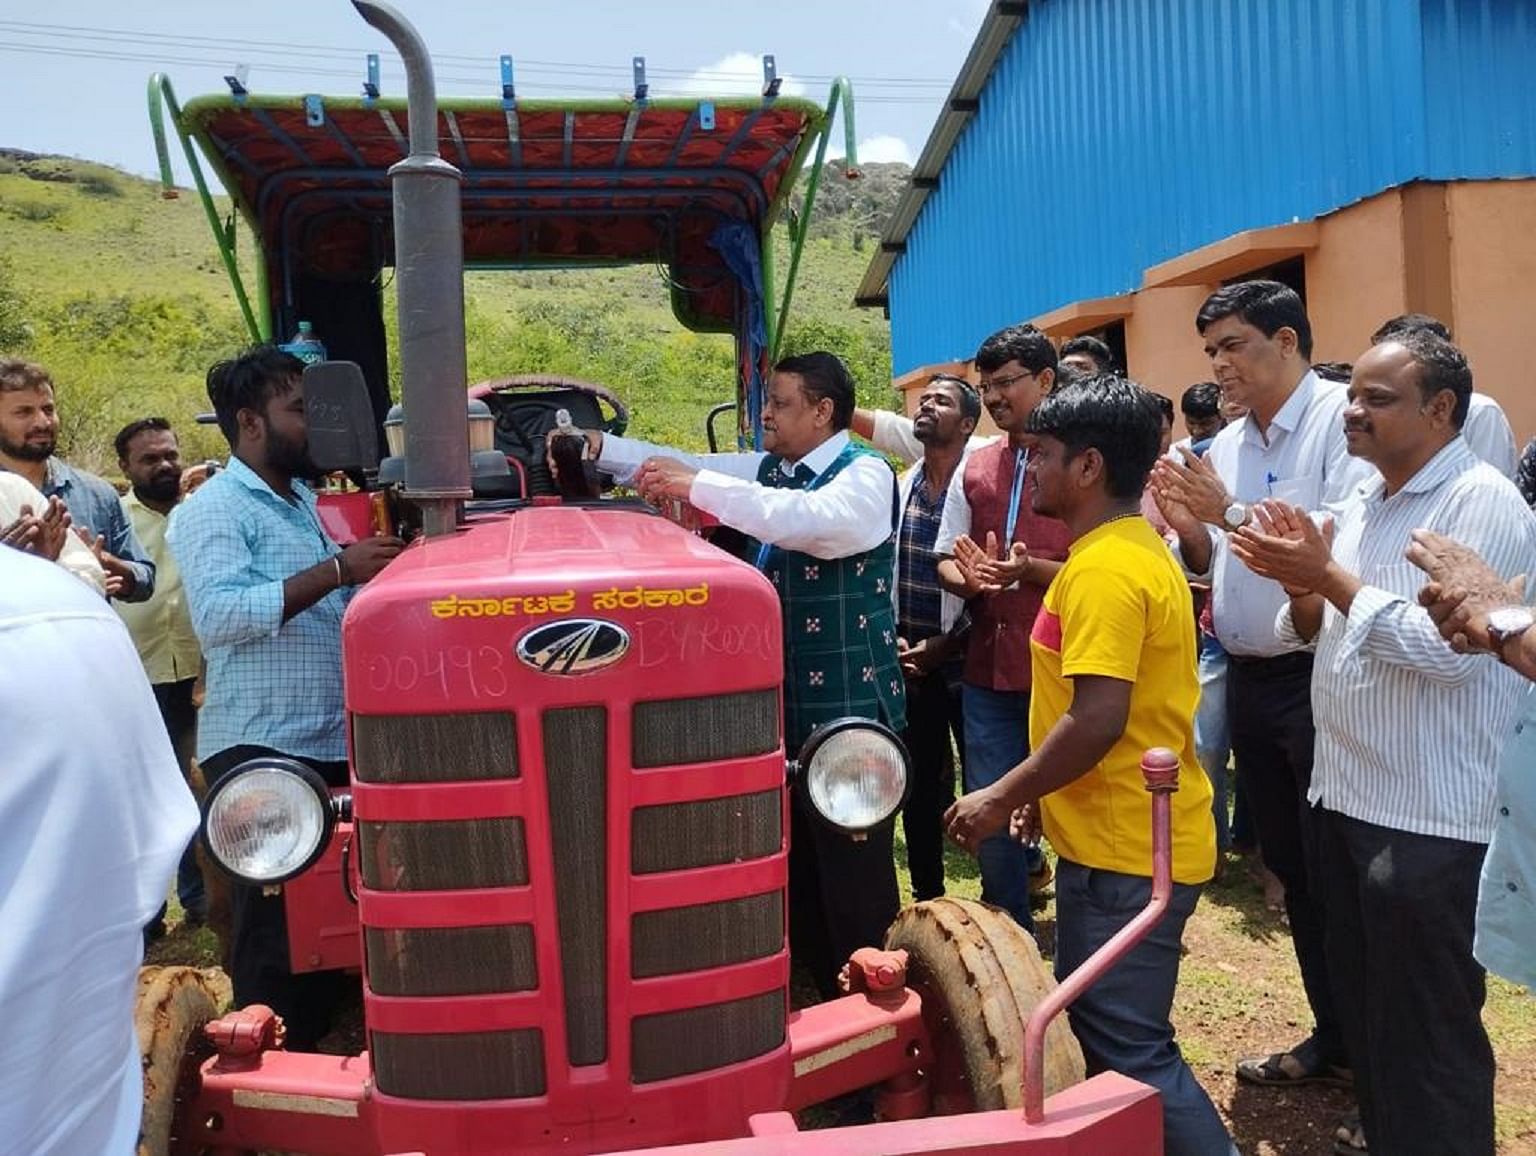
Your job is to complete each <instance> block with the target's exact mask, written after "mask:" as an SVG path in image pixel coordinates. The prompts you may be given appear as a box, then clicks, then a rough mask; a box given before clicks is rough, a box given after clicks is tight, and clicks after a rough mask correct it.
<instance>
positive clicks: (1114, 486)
mask: <svg viewBox="0 0 1536 1156" xmlns="http://www.w3.org/2000/svg"><path fill="white" fill-rule="evenodd" d="M1157 396H1158V395H1157V394H1154V393H1152V392H1151V391H1150V390H1147V389H1143V388H1142V387H1141V386H1140V385H1137V384H1136V383H1135V382H1134V381H1131V380H1130V379H1128V378H1124V377H1119V376H1116V375H1115V374H1111V373H1102V374H1100V375H1099V376H1097V377H1090V378H1088V379H1086V380H1084V381H1079V382H1074V383H1073V384H1072V385H1069V386H1067V387H1066V388H1064V389H1058V390H1056V391H1054V392H1053V393H1051V394H1050V395H1049V396H1047V397H1045V398H1042V399H1041V401H1040V404H1039V405H1037V406H1035V408H1034V410H1033V411H1032V412H1031V413H1030V415H1029V424H1028V425H1027V426H1026V427H1025V428H1026V429H1027V431H1028V432H1029V433H1032V434H1036V435H1039V436H1046V437H1053V438H1055V439H1056V440H1057V441H1059V442H1061V443H1062V445H1064V446H1066V447H1067V456H1068V458H1075V457H1077V456H1078V455H1079V454H1081V453H1082V452H1083V451H1084V450H1088V449H1095V450H1098V451H1099V456H1100V457H1102V458H1103V459H1104V480H1105V487H1106V489H1107V490H1108V491H1109V495H1110V497H1112V498H1135V497H1139V496H1140V494H1141V492H1142V489H1143V488H1144V487H1145V486H1146V484H1147V475H1148V474H1149V473H1151V472H1152V464H1153V463H1154V462H1155V461H1157V456H1158V454H1159V453H1160V452H1161V450H1162V444H1163V428H1162V421H1161V416H1160V413H1159V408H1158V405H1157V402H1156V401H1154V400H1153V399H1154V398H1155V397H1157ZM1164 400H1166V399H1164Z"/></svg>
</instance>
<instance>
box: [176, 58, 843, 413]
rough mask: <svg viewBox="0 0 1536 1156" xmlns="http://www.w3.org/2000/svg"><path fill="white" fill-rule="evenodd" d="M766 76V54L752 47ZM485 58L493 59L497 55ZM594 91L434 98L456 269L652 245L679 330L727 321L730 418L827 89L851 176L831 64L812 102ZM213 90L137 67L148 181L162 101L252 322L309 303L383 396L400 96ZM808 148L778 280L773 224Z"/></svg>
mask: <svg viewBox="0 0 1536 1156" xmlns="http://www.w3.org/2000/svg"><path fill="white" fill-rule="evenodd" d="M765 63H766V64H768V65H769V72H770V75H771V58H768V59H767V60H766V61H765ZM503 67H504V76H509V75H510V74H509V72H508V66H507V65H506V64H505V63H504V66H503ZM642 76H643V66H642V65H640V64H639V63H638V62H637V85H636V92H635V95H633V96H631V97H625V98H617V99H611V100H536V101H522V100H517V99H514V98H513V97H512V95H511V88H510V84H508V85H506V86H505V87H504V96H503V98H502V99H500V100H497V99H466V98H445V99H440V101H439V107H438V137H439V140H440V142H441V151H442V155H443V157H444V159H445V160H447V161H448V162H449V163H450V164H452V165H454V166H455V167H456V168H458V169H459V171H460V172H461V173H462V175H463V186H462V215H463V248H464V262H465V265H466V267H468V268H482V269H483V268H559V267H583V266H586V267H590V266H600V265H613V264H633V263H645V264H655V265H656V266H658V268H659V269H661V270H662V271H663V273H664V279H665V283H666V284H667V286H668V288H669V291H670V295H671V303H672V308H673V312H674V313H675V314H676V316H677V318H678V320H679V321H680V322H681V323H682V324H683V325H684V326H686V327H688V328H689V329H693V330H696V331H701V332H718V333H730V334H733V335H734V336H735V338H736V341H737V349H738V357H737V363H738V367H739V369H738V378H739V380H738V381H737V383H736V384H737V394H738V395H737V400H738V402H741V401H746V403H747V404H746V405H745V406H743V407H742V412H741V414H740V418H741V426H742V432H743V433H744V434H746V435H747V436H748V437H750V435H751V431H752V426H753V425H754V424H755V416H756V412H757V408H758V402H759V397H758V394H759V393H760V390H761V383H762V378H763V374H764V372H765V370H766V368H767V366H768V364H769V363H771V360H772V357H773V354H774V351H775V346H776V343H777V334H778V333H779V332H780V331H781V329H782V325H783V321H784V317H785V316H786V314H787V311H788V306H789V301H790V297H791V295H792V292H793V282H794V275H795V272H796V270H797V268H798V263H799V262H798V258H799V252H800V245H801V243H802V241H803V239H804V235H805V229H804V227H803V222H804V220H805V218H806V216H807V215H808V213H809V210H810V205H811V199H812V197H814V194H815V186H816V183H817V181H818V180H819V178H820V173H821V168H822V162H823V160H824V158H825V153H826V147H827V137H828V130H829V129H830V127H831V123H832V119H833V117H834V115H835V113H836V111H837V106H838V104H839V102H840V101H841V103H842V104H843V112H844V116H843V119H844V124H845V127H846V129H847V132H848V146H849V149H848V157H849V159H848V171H849V173H850V174H852V175H856V173H857V170H856V162H855V159H854V154H853V149H852V144H853V121H852V107H851V98H850V96H849V93H848V90H847V86H846V82H843V81H838V82H836V83H834V85H833V87H832V90H831V92H830V94H829V97H828V100H827V103H826V105H825V106H822V105H819V104H817V103H816V102H814V101H811V100H806V99H802V98H798V97H781V96H779V95H777V84H776V83H775V82H771V81H770V83H768V84H767V86H766V87H765V91H764V95H762V96H757V97H740V96H734V97H720V98H716V99H710V98H688V99H673V98H667V99H649V98H647V96H646V95H645V92H646V89H645V86H644V84H643V83H642V82H641V77H642ZM231 88H232V91H231V92H229V93H222V94H218V95H212V96H203V97H198V98H195V99H194V100H192V101H190V102H189V103H188V104H187V105H185V106H184V107H183V106H180V105H179V104H178V103H177V101H176V98H175V95H174V93H173V91H172V89H171V86H170V83H169V81H168V80H167V79H166V78H164V77H163V76H160V75H158V74H157V75H156V76H154V77H152V78H151V80H150V89H149V97H150V115H151V122H152V125H153V127H154V129H155V139H156V147H157V150H158V153H159V158H160V167H161V176H162V181H163V182H164V186H165V189H166V192H167V195H168V196H174V195H175V189H174V185H173V184H172V179H171V170H170V162H169V150H168V144H167V134H166V131H165V120H166V117H165V112H167V111H168V112H169V114H170V115H169V119H170V121H171V124H172V126H173V129H174V131H175V133H176V135H177V136H178V137H179V138H180V140H181V144H182V147H183V150H184V152H185V155H186V157H187V161H188V164H189V166H190V167H191V169H192V172H193V177H194V180H195V182H196V184H197V186H198V190H199V192H200V194H201V195H202V198H203V201H204V206H205V209H206V210H207V213H208V217H209V221H210V223H211V224H212V226H213V229H214V233H215V237H216V239H217V241H218V243H219V247H220V250H221V253H222V256H223V258H224V263H225V266H226V268H227V270H228V272H229V274H230V277H231V280H232V282H233V284H234V288H235V292H236V296H237V297H238V299H239V302H240V306H241V309H242V311H243V313H244V316H245V320H246V325H247V327H248V329H249V331H250V333H251V336H252V338H253V339H257V340H274V339H276V340H281V339H283V338H284V337H286V336H287V334H289V333H291V332H292V331H293V328H294V327H295V326H296V325H297V323H298V322H299V321H300V320H306V321H309V322H311V323H312V324H313V325H314V327H315V329H316V330H317V331H318V332H319V333H320V334H321V335H322V336H323V338H324V339H325V341H326V344H327V347H328V351H329V355H330V356H331V357H332V358H345V359H347V360H352V361H356V362H358V363H359V365H361V366H362V368H363V371H364V375H365V377H366V378H367V379H368V381H369V385H370V390H371V391H373V392H374V393H375V398H376V401H378V400H383V401H384V402H385V403H386V404H387V378H388V374H387V350H386V347H385V341H384V325H383V319H382V310H381V306H382V297H381V286H382V284H383V281H384V277H383V270H384V269H385V268H386V267H387V266H389V265H391V264H392V263H393V260H394V251H395V238H394V221H393V215H392V201H391V187H390V179H389V170H390V167H391V166H392V165H394V164H395V163H396V162H398V161H400V160H401V159H402V158H403V157H404V156H405V155H406V154H407V153H408V151H409V149H408V145H407V139H408V134H409V117H408V113H407V110H406V102H405V101H404V100H403V99H398V100H395V99H386V98H381V97H374V96H364V97H361V98H334V97H322V96H315V95H308V96H263V95H259V94H256V93H252V92H249V91H246V90H245V89H244V86H243V85H242V84H240V83H239V82H236V81H233V80H232V81H231ZM194 141H195V142H196V144H197V146H198V148H199V149H200V151H201V153H202V155H203V156H205V157H206V158H207V159H208V162H209V163H210V164H211V166H212V167H213V169H214V170H215V172H216V173H217V174H218V176H219V178H220V180H221V181H222V183H223V185H224V188H225V190H226V191H227V193H228V194H229V196H230V198H231V200H232V202H233V206H234V210H235V211H236V212H238V215H239V217H240V218H241V219H243V220H244V221H245V223H246V224H247V225H248V226H249V228H250V229H251V230H252V232H253V234H254V236H255V241H256V252H257V268H256V271H255V272H256V276H255V284H256V288H255V291H254V292H253V293H251V292H247V290H246V288H245V284H244V279H243V277H242V275H241V271H240V269H239V263H238V261H237V259H236V242H235V227H234V214H233V213H231V214H230V216H229V217H228V218H227V219H224V220H221V219H220V213H219V210H218V208H217V206H216V204H215V202H214V201H213V199H212V196H211V195H210V193H209V190H208V186H207V183H206V181H205V180H204V177H203V174H202V170H201V167H200V165H199V162H198V159H197V156H196V153H195V151H194V149H193V148H192V143H193V142H194ZM813 156H814V160H812V161H811V176H810V180H809V182H808V185H807V189H806V196H805V205H804V211H803V212H802V213H801V214H800V217H799V221H800V227H798V228H795V227H792V228H791V230H790V232H791V239H792V242H793V249H792V254H791V260H790V263H789V274H788V277H787V278H786V280H785V283H784V286H783V290H782V295H779V294H776V292H775V286H774V283H773V282H774V273H773V270H774V260H773V248H772V241H773V232H774V225H775V223H776V222H777V221H779V220H780V219H781V218H782V217H785V216H789V214H785V213H784V212H783V209H784V206H785V204H786V202H787V200H788V198H789V196H790V194H791V192H792V190H793V187H794V184H795V181H796V179H797V178H798V177H799V175H800V173H801V172H802V170H803V169H804V168H805V166H806V163H807V161H808V160H809V159H810V158H812V157H813Z"/></svg>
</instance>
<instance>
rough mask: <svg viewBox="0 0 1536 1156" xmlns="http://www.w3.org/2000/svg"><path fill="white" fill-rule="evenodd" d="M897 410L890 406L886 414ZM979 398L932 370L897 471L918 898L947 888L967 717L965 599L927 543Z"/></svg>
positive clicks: (911, 858) (905, 817) (910, 849)
mask: <svg viewBox="0 0 1536 1156" xmlns="http://www.w3.org/2000/svg"><path fill="white" fill-rule="evenodd" d="M892 416H894V415H892ZM980 416H981V398H980V397H979V396H977V393H976V390H975V389H974V388H972V386H971V384H970V382H968V381H965V380H964V379H962V378H958V377H951V376H949V375H947V374H937V375H935V376H934V378H933V380H931V381H930V382H929V383H928V384H927V386H926V387H924V389H923V392H922V394H921V395H919V397H918V401H917V413H916V414H915V415H913V418H912V434H913V436H914V437H915V438H916V439H917V440H918V441H919V442H920V443H921V444H922V447H923V459H922V461H920V462H919V463H917V464H916V465H914V466H913V467H912V468H911V469H909V470H907V471H906V472H905V473H904V474H902V475H901V478H900V501H901V521H900V524H899V525H898V526H897V529H896V583H895V594H896V597H895V602H896V627H897V632H898V637H897V640H896V645H897V657H898V658H900V660H901V671H902V674H903V675H904V676H905V677H906V680H907V730H906V733H905V734H904V735H903V736H902V739H903V740H904V741H905V742H906V744H907V750H908V751H909V752H911V755H912V792H911V794H910V795H909V796H908V798H907V802H906V804H905V806H903V807H902V816H901V821H902V829H903V830H904V831H905V832H906V840H907V867H908V869H909V871H910V872H911V875H912V896H913V898H915V899H919V900H922V899H936V898H938V897H939V896H940V895H943V894H944V822H943V819H944V812H945V811H946V810H948V809H949V805H950V804H951V803H953V802H954V801H955V759H954V754H953V748H952V746H951V742H950V736H951V735H953V736H954V742H955V743H956V744H958V745H959V747H960V750H961V752H962V754H961V765H962V766H963V765H964V750H965V730H964V724H965V716H964V714H963V713H962V707H961V702H960V666H961V663H962V661H963V659H964V656H965V643H964V639H963V635H964V634H965V633H968V632H969V622H968V620H965V619H962V612H963V610H964V604H963V603H962V602H961V601H960V599H958V598H956V597H955V596H954V595H953V594H951V593H949V591H947V590H945V589H944V588H943V587H942V586H941V585H940V583H939V574H938V559H937V558H936V557H935V556H934V553H933V543H934V541H935V540H936V539H937V537H938V532H939V524H940V522H941V521H942V519H943V513H944V505H945V503H946V501H947V500H948V494H949V493H950V492H951V491H952V490H953V489H955V488H956V487H957V485H958V483H959V482H960V480H961V475H962V470H963V467H964V464H965V458H966V455H967V453H968V452H969V451H968V445H969V441H970V438H971V433H972V432H973V431H974V430H975V428H976V420H977V419H978V418H979V417H980Z"/></svg>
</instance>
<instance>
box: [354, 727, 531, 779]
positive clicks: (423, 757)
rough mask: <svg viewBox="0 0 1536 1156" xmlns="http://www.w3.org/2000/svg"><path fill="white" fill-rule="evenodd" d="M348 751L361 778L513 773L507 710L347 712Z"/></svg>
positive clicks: (512, 731)
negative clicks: (349, 718) (349, 720)
mask: <svg viewBox="0 0 1536 1156" xmlns="http://www.w3.org/2000/svg"><path fill="white" fill-rule="evenodd" d="M352 757H353V768H354V770H355V771H356V772H357V777H358V779H359V780H360V781H362V782H364V783H452V782H463V781H467V780H475V779H515V778H517V777H518V773H519V772H518V760H517V727H516V725H515V720H514V718H513V716H512V715H510V714H484V713H481V714H437V715H431V714H427V715H353V716H352Z"/></svg>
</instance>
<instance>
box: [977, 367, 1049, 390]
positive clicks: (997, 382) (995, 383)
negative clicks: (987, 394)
mask: <svg viewBox="0 0 1536 1156" xmlns="http://www.w3.org/2000/svg"><path fill="white" fill-rule="evenodd" d="M1038 376H1039V374H1035V373H1030V372H1029V370H1027V369H1026V370H1024V371H1023V372H1021V373H1015V374H1014V375H1013V376H1012V377H993V378H988V379H985V380H983V381H982V383H981V388H982V389H983V390H988V389H1007V388H1008V387H1009V386H1010V385H1012V384H1013V383H1014V382H1016V381H1023V380H1024V379H1025V378H1026V377H1038Z"/></svg>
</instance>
